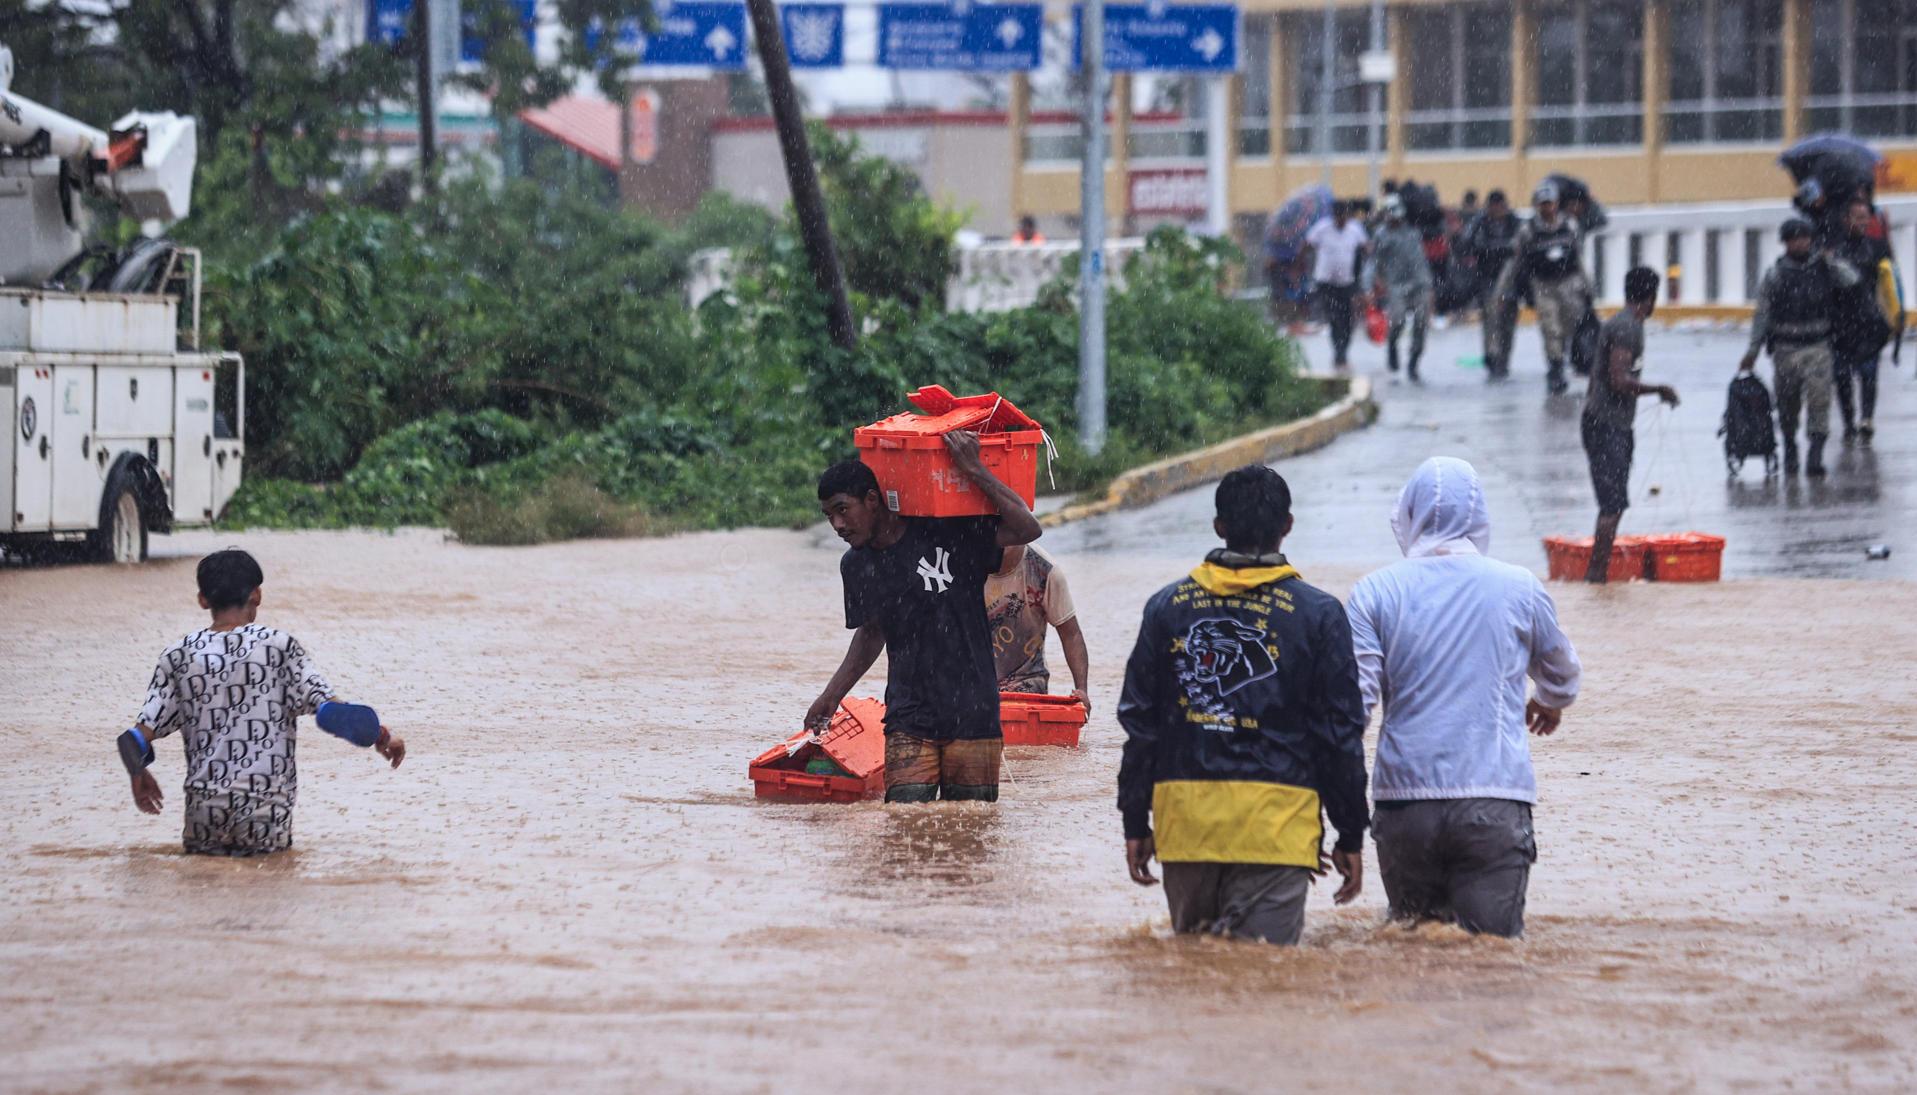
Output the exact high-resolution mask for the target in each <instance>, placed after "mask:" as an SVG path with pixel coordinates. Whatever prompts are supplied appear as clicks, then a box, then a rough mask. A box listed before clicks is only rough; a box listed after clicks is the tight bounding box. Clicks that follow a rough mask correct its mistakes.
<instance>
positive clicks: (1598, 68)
mask: <svg viewBox="0 0 1917 1095" xmlns="http://www.w3.org/2000/svg"><path fill="white" fill-rule="evenodd" d="M1643 16H1644V11H1643V9H1642V8H1640V7H1638V6H1637V5H1636V4H1601V5H1600V4H1592V5H1591V7H1590V13H1589V18H1590V27H1589V29H1588V30H1587V31H1586V33H1585V52H1586V54H1587V55H1588V61H1587V65H1588V73H1587V75H1586V78H1585V84H1586V90H1585V96H1584V99H1585V101H1586V102H1589V103H1635V102H1638V101H1640V99H1641V96H1640V95H1639V89H1640V87H1641V86H1642V84H1643V81H1644V67H1643V60H1642V58H1643V49H1644V18H1643Z"/></svg>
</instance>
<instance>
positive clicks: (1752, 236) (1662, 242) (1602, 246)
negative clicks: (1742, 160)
mask: <svg viewBox="0 0 1917 1095" xmlns="http://www.w3.org/2000/svg"><path fill="white" fill-rule="evenodd" d="M1877 204H1878V207H1879V208H1880V209H1882V210H1883V211H1884V212H1885V214H1886V215H1887V216H1888V217H1889V219H1890V225H1891V233H1890V248H1891V255H1892V257H1893V258H1895V259H1896V261H1897V265H1898V268H1899V269H1900V270H1902V271H1904V276H1905V278H1906V283H1905V284H1906V286H1907V287H1908V286H1909V285H1910V282H1909V280H1908V279H1909V278H1910V277H1911V274H1910V271H1911V270H1913V269H1917V196H1912V197H1891V198H1880V199H1879V200H1878V203H1877ZM1794 212H1795V211H1794V210H1793V209H1792V208H1791V206H1790V203H1789V202H1783V201H1776V202H1730V203H1722V204H1710V205H1661V206H1644V207H1638V208H1619V209H1612V210H1610V217H1611V220H1610V224H1609V225H1607V226H1606V227H1605V229H1604V230H1603V231H1602V232H1595V233H1592V235H1591V237H1590V238H1589V239H1588V240H1586V241H1585V254H1584V268H1585V270H1586V272H1587V273H1589V274H1590V276H1591V282H1592V289H1593V291H1594V293H1595V295H1596V297H1597V300H1598V304H1599V305H1600V306H1601V307H1607V308H1617V307H1622V306H1623V304H1624V275H1625V272H1626V271H1628V270H1630V268H1631V267H1633V266H1636V265H1640V264H1641V265H1645V266H1650V267H1652V268H1654V269H1656V270H1658V271H1659V272H1660V273H1667V274H1668V273H1669V272H1670V268H1671V267H1673V266H1675V267H1676V268H1677V272H1678V276H1677V278H1676V283H1675V284H1674V285H1667V286H1666V287H1665V298H1664V299H1665V301H1666V302H1667V303H1672V304H1689V305H1711V304H1716V305H1731V306H1739V305H1749V304H1750V303H1751V300H1752V298H1753V297H1754V296H1755V295H1756V293H1757V286H1758V283H1759V281H1760V280H1761V279H1762V278H1763V276H1764V271H1765V270H1767V269H1769V268H1770V266H1771V264H1772V263H1774V262H1776V261H1777V256H1778V255H1780V254H1782V253H1783V248H1784V245H1783V244H1782V243H1780V242H1779V241H1778V239H1777V228H1778V226H1779V225H1781V224H1782V223H1784V219H1785V218H1786V217H1789V216H1791V215H1792V214H1793V213H1794Z"/></svg>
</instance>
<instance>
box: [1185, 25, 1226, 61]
mask: <svg viewBox="0 0 1917 1095" xmlns="http://www.w3.org/2000/svg"><path fill="white" fill-rule="evenodd" d="M1191 48H1193V49H1195V50H1197V51H1198V55H1199V56H1200V57H1203V58H1204V59H1205V60H1206V61H1207V62H1210V61H1216V60H1217V59H1218V55H1219V54H1220V53H1223V52H1224V50H1225V39H1224V38H1223V37H1222V36H1221V35H1220V34H1219V33H1218V32H1217V31H1215V30H1212V29H1211V28H1210V27H1206V28H1205V33H1203V34H1201V35H1199V36H1198V37H1196V38H1193V39H1192V40H1191Z"/></svg>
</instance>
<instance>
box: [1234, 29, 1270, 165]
mask: <svg viewBox="0 0 1917 1095" xmlns="http://www.w3.org/2000/svg"><path fill="white" fill-rule="evenodd" d="M1244 19H1245V25H1244V41H1243V44H1242V45H1241V46H1240V47H1239V48H1240V53H1239V61H1238V89H1239V90H1238V154H1239V155H1240V156H1258V157H1263V156H1269V155H1271V29H1272V19H1273V17H1272V16H1262V17H1261V16H1257V15H1246V16H1245V17H1244Z"/></svg>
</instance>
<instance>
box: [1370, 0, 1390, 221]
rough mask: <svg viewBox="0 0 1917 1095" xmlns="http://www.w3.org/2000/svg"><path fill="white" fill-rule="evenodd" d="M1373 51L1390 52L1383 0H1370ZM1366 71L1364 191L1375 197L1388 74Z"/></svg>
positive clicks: (1376, 54)
mask: <svg viewBox="0 0 1917 1095" xmlns="http://www.w3.org/2000/svg"><path fill="white" fill-rule="evenodd" d="M1371 55H1372V57H1374V58H1377V59H1378V60H1379V61H1382V60H1383V59H1384V58H1387V57H1389V56H1390V54H1389V52H1388V51H1387V50H1386V48H1385V8H1384V0H1371ZM1393 67H1395V66H1393ZM1365 75H1366V76H1367V77H1369V79H1367V81H1366V88H1365V95H1366V110H1367V114H1366V117H1365V151H1366V152H1367V153H1368V154H1369V155H1370V161H1369V163H1368V165H1367V167H1366V170H1365V193H1367V194H1369V195H1371V197H1372V198H1373V199H1376V198H1377V197H1378V152H1379V150H1380V148H1381V146H1382V145H1383V143H1384V141H1383V137H1384V132H1383V131H1384V93H1385V83H1386V79H1388V78H1386V79H1378V78H1377V77H1379V76H1381V72H1379V71H1374V72H1369V73H1366V74H1365ZM1394 75H1395V73H1394Z"/></svg>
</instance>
